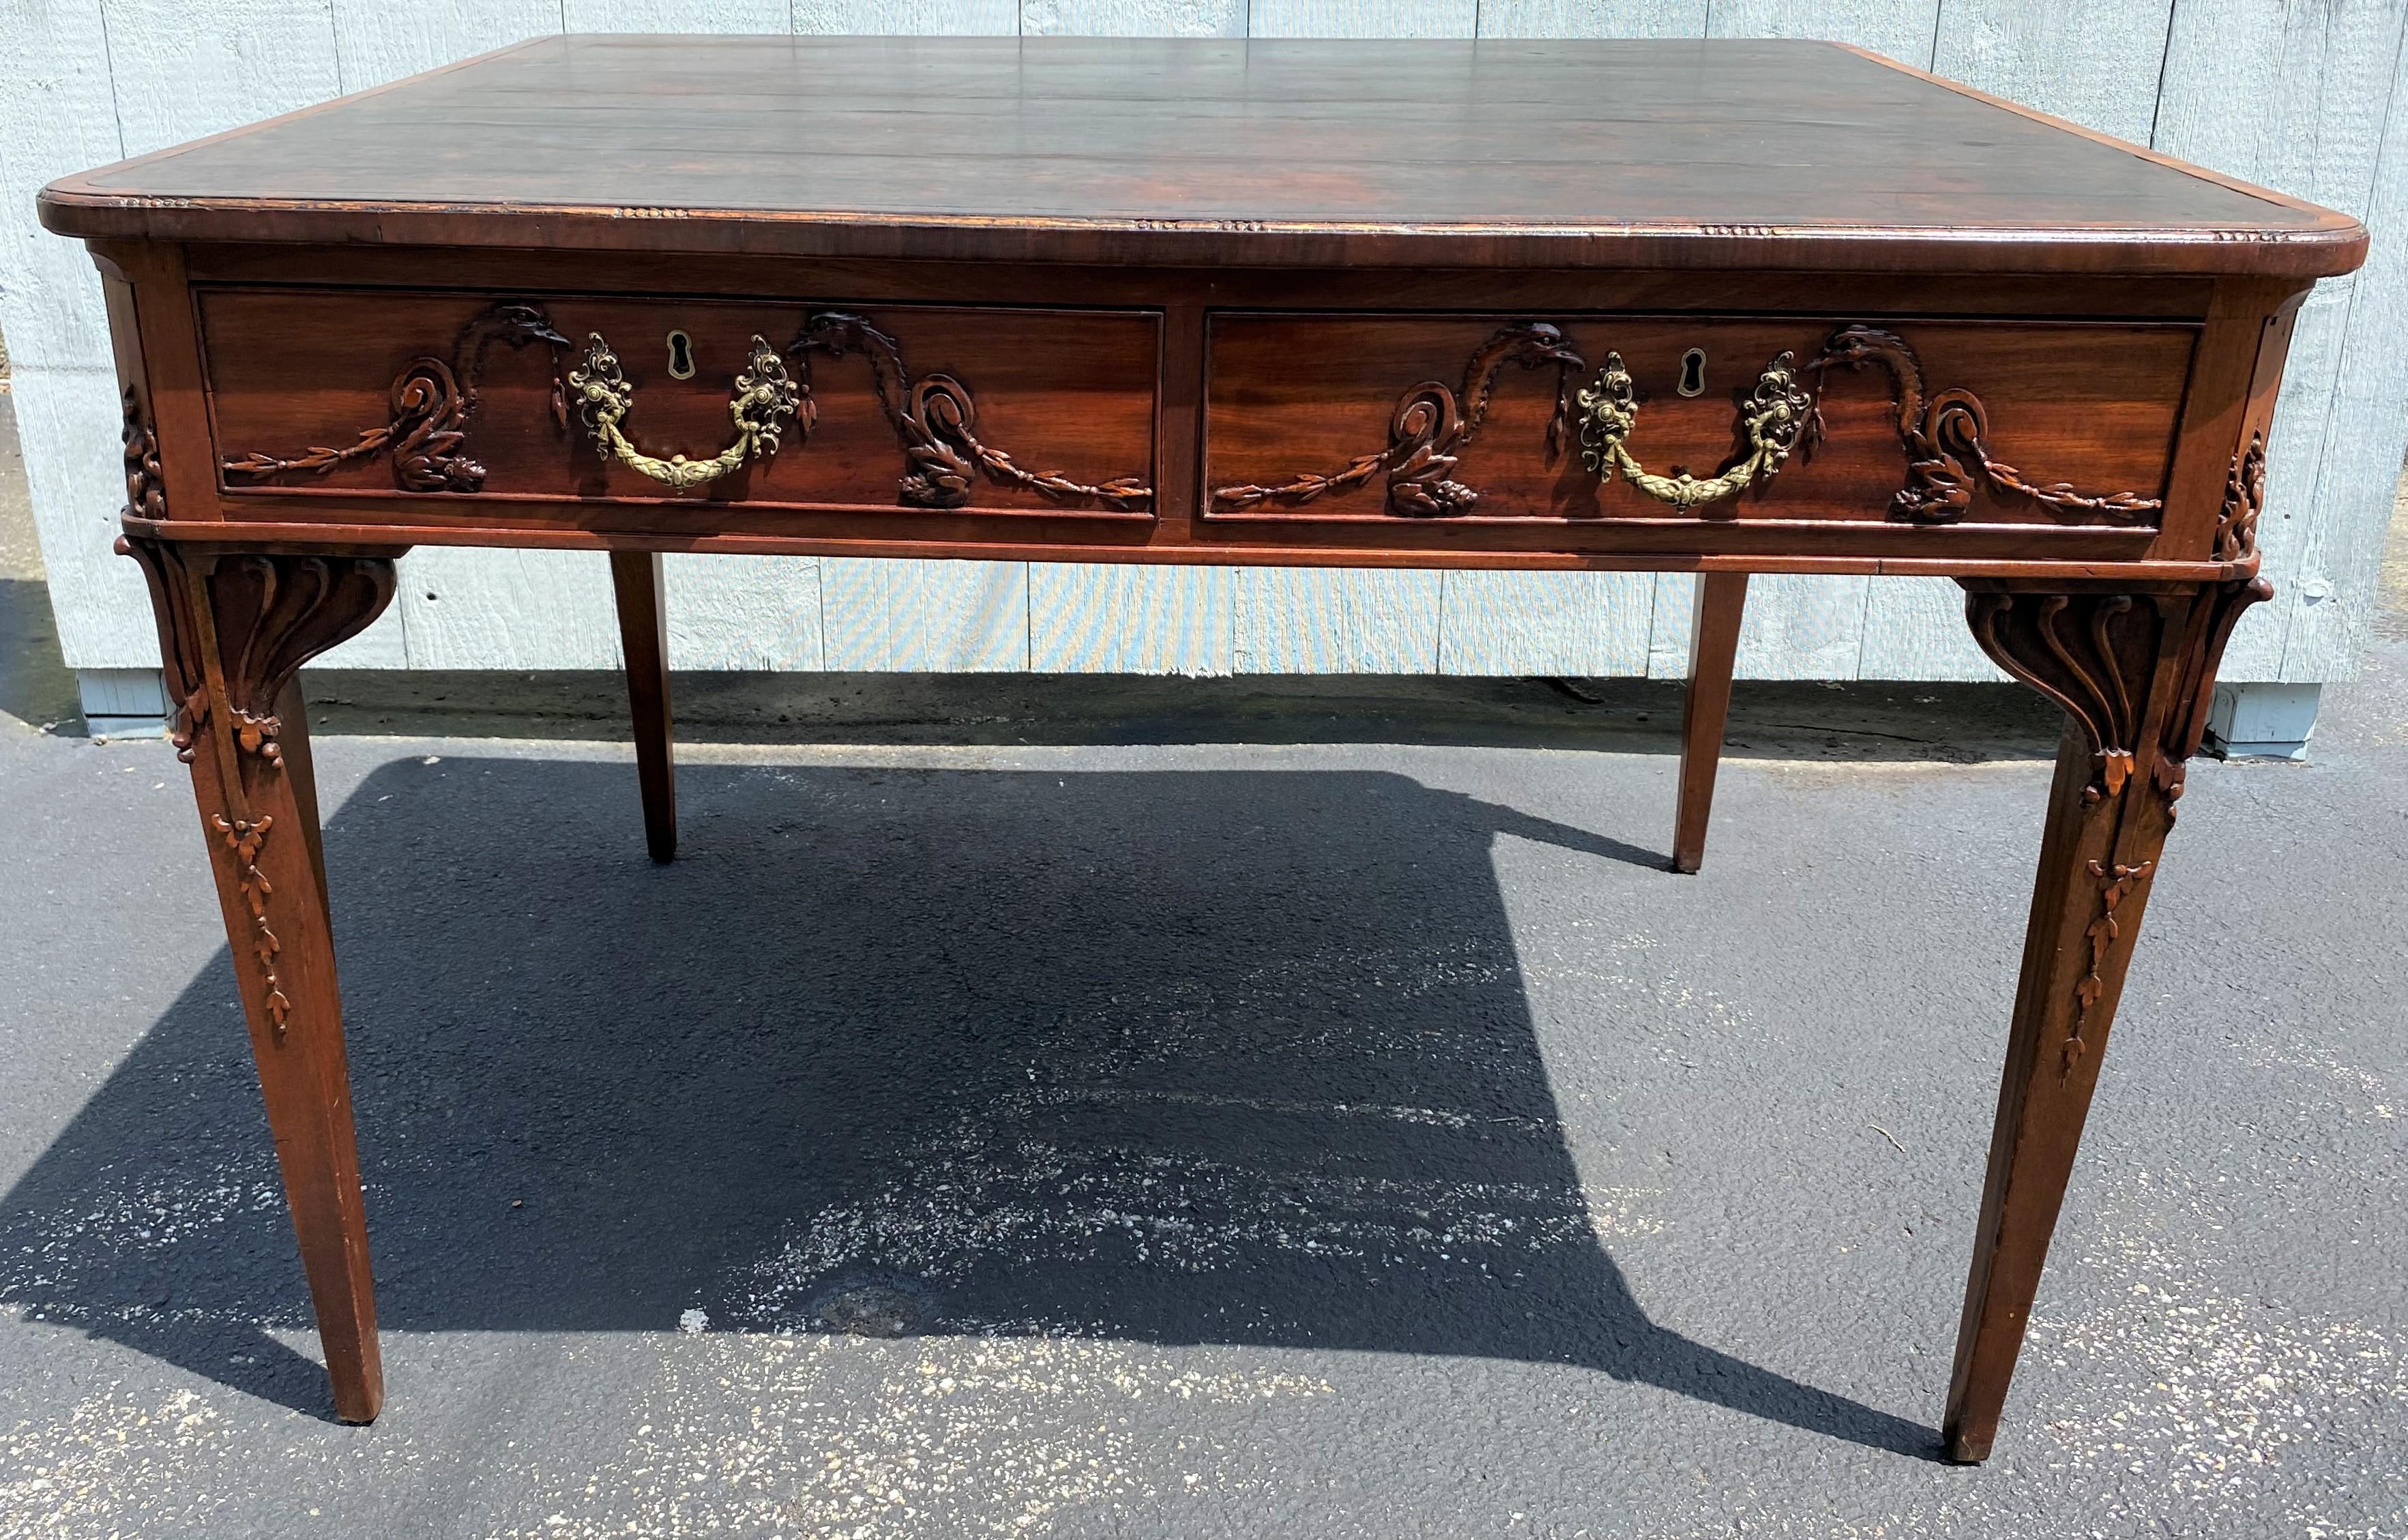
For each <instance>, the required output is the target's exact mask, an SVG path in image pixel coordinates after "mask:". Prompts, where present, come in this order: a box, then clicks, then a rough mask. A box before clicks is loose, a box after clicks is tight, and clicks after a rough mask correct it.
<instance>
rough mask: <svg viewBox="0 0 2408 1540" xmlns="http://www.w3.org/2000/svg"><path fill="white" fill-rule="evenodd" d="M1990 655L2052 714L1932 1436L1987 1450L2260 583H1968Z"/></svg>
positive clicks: (1953, 1445)
mask: <svg viewBox="0 0 2408 1540" xmlns="http://www.w3.org/2000/svg"><path fill="white" fill-rule="evenodd" d="M1966 586H1967V587H1968V588H1969V589H1971V590H1972V592H1971V593H1970V594H1969V595H1968V598H1967V603H1966V616H1967V619H1968V620H1969V622H1970V623H1971V626H1972V630H1973V636H1974V639H1975V640H1976V641H1978V642H1979V643H1980V644H1981V646H1982V649H1983V650H1984V651H1985V652H1987V653H1988V654H1989V655H1990V657H1991V659H1992V660H1993V661H1994V662H1996V663H1998V665H1999V666H2000V667H2001V668H2003V669H2005V670H2006V671H2007V672H2008V673H2010V674H2012V675H2014V677H2016V678H2018V679H2021V680H2022V681H2023V682H2024V683H2026V684H2028V685H2030V686H2031V687H2032V688H2033V689H2035V690H2038V691H2039V692H2041V693H2042V694H2044V695H2046V696H2048V697H2049V698H2050V699H2051V700H2053V701H2055V702H2056V703H2057V705H2059V706H2063V707H2064V708H2065V714H2066V731H2065V738H2064V741H2063V744H2062V745H2061V747H2060V748H2059V749H2058V753H2057V782H2056V786H2055V788H2054V790H2053V791H2052V792H2051V794H2050V800H2049V812H2048V823H2047V827H2046V830H2045V832H2044V833H2043V834H2042V841H2041V856H2040V872H2039V875H2038V877H2037V878H2036V879H2035V881H2034V884H2033V888H2032V905H2031V921H2030V928H2029V930H2028V932H2027V933H2026V935H2025V939H2024V962H2023V979H2022V983H2021V984H2020V986H2019V987H2018V989H2017V991H2016V996H2015V1009H2014V1025H2013V1027H2012V1029H2011V1031H2010V1033H2009V1036H2008V1042H2007V1061H2006V1070H2005V1074H2004V1076H2003V1077H2002V1079H2001V1082H2000V1089H1999V1114H1998V1122H1997V1126H1996V1128H1995V1130H1994V1132H1993V1134H1992V1136H1991V1144H1990V1168H1989V1176H1988V1180H1987V1182H1986V1184H1985V1190H1984V1192H1983V1196H1982V1217H1981V1221H1980V1224H1979V1226H1978V1228H1977V1229H1976V1231H1975V1233H1974V1237H1973V1265H1972V1273H1971V1277H1970V1279H1969V1280H1968V1282H1967V1284H1966V1291H1965V1315H1964V1319H1963V1320H1962V1322H1961V1324H1960V1325H1959V1327H1958V1333H1957V1365H1956V1373H1955V1376H1954V1379H1953V1381H1952V1383H1951V1385H1950V1387H1949V1391H1948V1411H1947V1417H1946V1420H1945V1423H1944V1426H1943V1430H1942V1436H1943V1437H1944V1439H1945V1441H1946V1445H1947V1453H1948V1455H1949V1458H1951V1459H1953V1460H1960V1461H1979V1460H1982V1459H1985V1458H1986V1457H1987V1456H1988V1454H1989V1452H1990V1443H1991V1440H1992V1438H1993V1437H1994V1436H1995V1435H1996V1433H1997V1432H1998V1426H1999V1414H2000V1409H2001V1408H2002V1406H2003V1405H2004V1404H2005V1401H2006V1394H2007V1381H2008V1378H2009V1376H2011V1375H2012V1374H2013V1373H2014V1363H2015V1356H2016V1353H2017V1352H2018V1350H2019V1349H2020V1348H2021V1347H2022V1345H2023V1336H2024V1327H2025V1324H2026V1322H2027V1320H2028V1319H2029V1317H2030V1313H2031V1305H2032V1300H2033V1297H2034V1295H2035V1294H2036V1292H2037V1291H2038V1289H2039V1285H2040V1274H2041V1266H2042V1262H2043V1261H2044V1260H2045V1259H2046V1257H2047V1254H2048V1242H2049V1236H2050V1234H2051V1233H2052V1232H2054V1231H2055V1229H2056V1228H2057V1209H2058V1206H2059V1205H2060V1204H2061V1203H2062V1202H2063V1200H2064V1197H2065V1184H2066V1179H2067V1178H2068V1177H2069V1176H2071V1173H2072V1170H2073V1157H2074V1150H2075V1147H2076V1146H2077V1145H2078V1144H2079V1142H2080V1140H2081V1137H2082V1124H2083V1120H2084V1119H2085V1117H2086V1116H2087V1115H2088V1112H2089V1109H2090V1095H2091V1091H2092V1090H2093V1088H2094V1087H2096V1085H2097V1084H2098V1080H2099V1064H2100V1058H2101V1056H2102V1053H2103V1050H2104V1049H2105V1048H2106V1045H2107V1034H2108V1029H2109V1027H2110V1026H2111V1025H2112V1024H2113V1022H2114V1016H2115V1004H2116V1000H2117V998H2118V996H2119V995H2120V994H2121V993H2122V991H2123V987H2124V972H2125V969H2126V967H2127V966H2128V964H2129V962H2130V961H2131V956H2132V944H2133V941H2134V940H2135V938H2136V937H2137V935H2138V934H2139V932H2140V928H2141V914H2142V910H2143V907H2144V906H2145V905H2147V903H2148V898H2149V888H2150V885H2151V882H2152V879H2153V878H2154V877H2155V876H2156V873H2157V865H2158V854H2159V852H2160V851H2161V850H2162V849H2163V848H2164V846H2165V841H2166V832H2167V831H2168V830H2169V829H2171V827H2172V826H2173V822H2174V804H2175V802H2176V800H2177V799H2179V798H2180V797H2181V795H2182V788H2183V766H2184V763H2185V762H2186V761H2187V760H2188V759H2189V758H2190V756H2191V755H2192V754H2193V753H2195V752H2197V751H2198V749H2199V745H2200V737H2201V736H2202V735H2203V734H2204V733H2205V731H2206V726H2207V711H2208V705H2209V697H2210V695H2211V694H2212V693H2213V692H2214V683H2215V667H2216V663H2217V661H2218V660H2219V659H2220V658H2221V657H2222V655H2223V651H2224V644H2225V641H2226V639H2227V638H2228V637H2229V636H2230V635H2231V634H2232V627H2233V624H2234V622H2235V621H2237V620H2239V619H2240V617H2241V615H2242V612H2243V611H2244V610H2246V609H2247V608H2248V607H2249V606H2251V605H2253V604H2256V603H2257V601H2259V600H2261V599H2264V598H2266V597H2268V596H2269V595H2270V594H2271V593H2272V588H2271V587H2270V586H2269V585H2268V584H2267V583H2266V582H2265V581H2264V580H2263V579H2262V578H2259V579H2252V580H2250V581H2247V582H2229V583H2220V584H2214V585H2210V586H2208V587H2204V588H2200V589H2197V590H2191V591H2177V592H2161V593H2126V592H2081V591H2070V592H2045V593H2035V592H2013V591H2009V590H2005V589H1991V588H1980V587H1976V586H1975V585H1974V584H1972V583H1971V582H1969V583H1968V584H1967V585H1966Z"/></svg>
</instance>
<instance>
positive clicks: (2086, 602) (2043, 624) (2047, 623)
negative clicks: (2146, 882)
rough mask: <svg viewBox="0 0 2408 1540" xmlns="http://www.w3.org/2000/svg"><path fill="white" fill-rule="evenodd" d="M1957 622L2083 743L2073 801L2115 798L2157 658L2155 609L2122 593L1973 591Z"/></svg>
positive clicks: (2130, 762)
mask: <svg viewBox="0 0 2408 1540" xmlns="http://www.w3.org/2000/svg"><path fill="white" fill-rule="evenodd" d="M1965 619H1966V623H1967V624H1968V625H1970V626H1971V628H1972V632H1973V640H1974V641H1975V642H1976V643H1977V644H1978V645H1979V646H1980V647H1981V649H1982V650H1983V651H1984V652H1985V653H1987V654H1988V655H1989V658H1990V661H1991V662H1992V663H1997V664H1998V665H1999V666H2000V668H2003V669H2005V670H2006V671H2007V672H2008V673H2009V674H2011V675H2013V676H2014V677H2016V678H2018V679H2020V680H2022V681H2023V682H2024V683H2026V684H2028V685H2029V686H2031V687H2032V688H2033V689H2034V690H2037V691H2039V692H2041V693H2042V694H2043V695H2045V696H2047V697H2048V698H2049V699H2050V700H2052V701H2055V702H2056V703H2057V705H2058V706H2062V707H2063V708H2064V710H2065V713H2066V715H2067V716H2068V717H2070V718H2071V719H2072V720H2073V721H2074V723H2075V725H2077V726H2078V727H2080V728H2081V729H2082V731H2083V733H2084V734H2085V736H2087V737H2088V738H2089V740H2090V748H2091V754H2090V763H2091V776H2090V784H2089V786H2088V787H2087V788H2085V791H2084V792H2083V801H2084V802H2085V804H2091V805H2095V804H2097V803H2098V802H2099V801H2100V799H2102V798H2105V797H2114V796H2120V795H2122V794H2123V791H2124V786H2125V783H2126V782H2127V781H2128V780H2129V779H2130V778H2131V776H2132V771H2133V767H2134V763H2135V760H2136V754H2135V749H2136V748H2137V746H2138V744H2139V742H2140V732H2141V724H2142V712H2143V708H2144V707H2145V706H2146V704H2147V701H2146V697H2147V690H2148V670H2149V667H2150V665H2151V664H2152V663H2153V662H2154V660H2155V659H2156V656H2157V625H2158V622H2159V617H2158V614H2157V606H2155V605H2154V604H2152V603H2151V602H2150V601H2149V600H2148V599H2146V598H2136V597H2135V596H2133V595H2131V594H2128V593H1995V592H1972V593H1970V594H1968V595H1967V597H1966V601H1965Z"/></svg>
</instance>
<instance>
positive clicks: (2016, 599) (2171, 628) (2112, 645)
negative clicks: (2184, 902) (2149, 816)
mask: <svg viewBox="0 0 2408 1540" xmlns="http://www.w3.org/2000/svg"><path fill="white" fill-rule="evenodd" d="M2272 593H2273V588H2272V584H2270V583H2268V582H2267V581H2266V580H2265V579H2264V578H2248V579H2243V580H2234V581H2230V582H2223V583H2213V584H2208V585H2205V586H2203V587H2200V588H2199V589H2196V590H2193V591H2191V592H2187V593H2185V592H2171V593H2157V594H2129V593H2115V592H2074V593H2046V592H2041V593H2033V592H1992V591H1985V590H1975V591H1973V592H1969V593H1968V595H1967V598H1966V618H1967V620H1968V622H1969V623H1970V624H1971V627H1972V631H1973V638H1974V640H1975V641H1976V642H1978V643H1980V644H1981V648H1982V650H1983V651H1984V652H1985V653H1987V654H1988V655H1989V656H1990V659H1991V661H1992V662H1994V663H1997V664H1998V665H1999V666H2000V667H2001V668H2003V669H2005V670H2006V671H2007V672H2008V673H2009V674H2011V675H2013V676H2014V677H2016V678H2018V679H2020V680H2022V681H2023V682H2024V683H2026V684H2028V685H2030V686H2031V687H2032V688H2033V689H2035V690H2038V691H2039V692H2041V693H2042V694H2043V695H2045V696H2047V697H2048V698H2049V699H2051V700H2053V701H2055V702H2056V703H2057V705H2058V706H2061V707H2063V708H2064V710H2065V713H2066V716H2067V717H2068V719H2069V720H2071V722H2072V723H2073V724H2074V726H2075V727H2076V728H2077V729H2078V730H2079V731H2080V732H2081V733H2082V734H2084V736H2085V737H2086V738H2087V739H2088V741H2089V744H2090V747H2091V755H2090V763H2091V775H2090V779H2089V782H2088V784H2087V785H2085V787H2084V788H2083V791H2082V807H2083V816H2084V818H2085V820H2090V819H2096V820H2099V822H2100V825H2103V827H2104V831H2105V832H2104V833H2103V834H2092V835H2090V836H2089V837H2090V838H2092V839H2094V840H2097V841H2100V844H2095V845H2093V846H2091V847H2090V848H2093V849H2096V850H2098V851H2099V853H2097V854H2093V855H2090V856H2088V857H2087V858H2086V860H2085V867H2084V869H2085V870H2086V871H2087V873H2088V875H2089V878H2090V888H2089V890H2088V891H2089V893H2090V894H2091V895H2092V896H2091V897H2089V898H2088V899H2087V900H2086V902H2087V903H2088V904H2089V905H2090V909H2089V913H2088V916H2087V919H2086V921H2085V925H2084V930H2083V946H2084V947H2085V949H2086V953H2087V957H2086V961H2085V962H2084V964H2083V972H2082V974H2081V976H2080V977H2078V978H2076V979H2075V981H2074V983H2073V987H2072V1000H2071V1005H2070V1007H2069V1012H2070V1013H2069V1015H2068V1017H2067V1019H2066V1026H2065V1037H2064V1040H2063V1043H2062V1045H2061V1049H2060V1053H2059V1059H2058V1064H2057V1074H2058V1077H2060V1078H2064V1077H2070V1076H2071V1075H2072V1073H2073V1072H2074V1071H2075V1069H2077V1068H2078V1067H2079V1066H2080V1065H2081V1064H2082V1062H2083V1061H2084V1059H2085V1057H2087V1056H2088V1055H2089V1053H2090V1052H2091V1051H2092V1049H2093V1048H2096V1046H2097V1042H2098V1038H2097V1035H2096V1034H2094V1033H2093V1032H2092V1030H2091V1029H2092V1025H2093V1022H2094V1021H2095V1020H2097V1019H2098V1018H2097V1012H2098V1009H2099V1006H2100V1002H2101V1000H2102V998H2103V997H2104V996H2105V994H2106V992H2107V977H2108V974H2109V972H2110V968H2111V964H2110V961H2109V960H2110V957H2111V955H2112V954H2114V952H2115V951H2116V948H2117V944H2118V942H2119V941H2120V940H2121V939H2122V937H2123V934H2124V933H2123V923H2122V920H2121V919H2119V917H2118V910H2119V908H2120V907H2121V906H2122V905H2125V904H2126V903H2128V902H2129V901H2130V900H2131V899H2132V898H2133V897H2134V895H2135V894H2136V893H2138V892H2139V891H2140V890H2141V889H2142V888H2143V885H2144V884H2146V883H2147V882H2148V880H2149V878H2150V877H2151V875H2152V874H2153V873H2154V872H2155V871H2156V869H2157V847H2158V846H2159V845H2160V844H2161V843H2162V841H2163V838H2164V833H2165V831H2166V830H2167V829H2170V828H2171V826H2172V825H2173V823H2174V820H2175V818H2176V816H2177V815H2176V805H2177V804H2178V803H2179V802H2180V801H2181V799H2182V794H2183V783H2184V778H2185V777H2186V773H2187V766H2188V762H2189V760H2190V757H2191V756H2192V755H2193V754H2195V753H2197V752H2198V751H2199V747H2200V741H2201V739H2202V738H2203V737H2204V736H2205V734H2206V731H2207V717H2208V710H2209V706H2210V705H2211V704H2212V699H2213V695H2214V685H2215V671H2216V667H2217V665H2218V664H2219V663H2221V662H2222V660H2223V656H2224V649H2225V644H2226V643H2227V642H2229V640H2230V639H2231V636H2232V628H2233V627H2234V626H2235V625H2236V624H2238V623H2239V621H2240V619H2241V617H2242V616H2243V614H2244V613H2246V612H2247V610H2248V608H2249V606H2252V605H2255V604H2257V603H2260V602H2261V601H2263V600H2265V599H2267V598H2270V597H2272ZM2150 734H2154V741H2152V740H2151V738H2150ZM2143 771H2145V773H2146V777H2147V779H2146V780H2145V781H2141V780H2139V779H2138V778H2137V777H2139V776H2140V774H2141V773H2142V772H2143ZM2136 785H2139V786H2141V787H2143V789H2145V790H2150V791H2155V793H2156V800H2157V806H2158V807H2159V808H2160V809H2161V810H2162V813H2163V822H2162V823H2154V824H2153V823H2151V822H2149V821H2147V820H2143V821H2142V822H2140V823H2139V824H2138V825H2137V826H2136V825H2135V824H2134V823H2133V822H2132V820H2131V819H2130V817H2129V815H2128V812H2127V811H2126V810H2127V809H2128V808H2129V807H2131V806H2135V805H2134V804H2132V803H2130V802H2128V801H2127V800H2126V799H2127V797H2128V795H2129V794H2130V793H2131V792H2132V789H2133V788H2134V787H2135V786H2136ZM2142 806H2145V805H2142ZM2102 847H2103V848H2102ZM2077 918H2078V917H2077Z"/></svg>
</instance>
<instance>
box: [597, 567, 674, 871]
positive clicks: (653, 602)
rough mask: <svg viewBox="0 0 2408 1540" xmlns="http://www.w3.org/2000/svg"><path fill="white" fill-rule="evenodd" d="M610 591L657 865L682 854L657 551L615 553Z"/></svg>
mask: <svg viewBox="0 0 2408 1540" xmlns="http://www.w3.org/2000/svg"><path fill="white" fill-rule="evenodd" d="M610 586H611V588H612V590H613V591H614V592H616V593H617V595H618V599H619V642H620V647H621V649H622V650H623V651H624V652H625V654H626V657H627V710H628V715H629V716H630V717H631V718H632V719H633V720H634V722H635V728H636V784H637V785H638V788H640V789H641V791H642V792H643V798H644V844H645V846H646V847H647V848H649V849H650V850H651V851H652V859H653V860H654V861H667V860H670V859H671V858H673V857H675V856H676V854H677V765H676V763H675V761H674V760H673V758H672V757H671V749H670V746H669V631H668V606H667V605H666V604H664V603H663V602H662V592H661V558H660V553H659V552H657V551H647V550H614V551H612V552H611V553H610Z"/></svg>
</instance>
